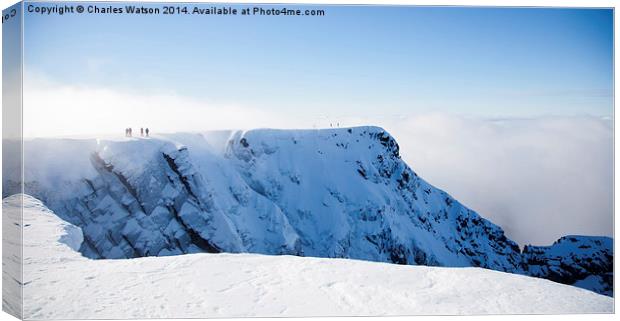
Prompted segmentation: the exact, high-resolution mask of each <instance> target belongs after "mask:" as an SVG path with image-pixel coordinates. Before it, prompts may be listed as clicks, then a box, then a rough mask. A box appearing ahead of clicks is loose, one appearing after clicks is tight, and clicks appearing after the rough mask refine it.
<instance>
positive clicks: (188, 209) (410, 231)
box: [3, 126, 613, 295]
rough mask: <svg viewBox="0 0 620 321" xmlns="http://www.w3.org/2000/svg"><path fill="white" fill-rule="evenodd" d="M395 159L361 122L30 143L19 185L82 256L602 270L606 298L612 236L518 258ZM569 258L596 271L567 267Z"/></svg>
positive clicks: (489, 226)
mask: <svg viewBox="0 0 620 321" xmlns="http://www.w3.org/2000/svg"><path fill="white" fill-rule="evenodd" d="M399 153H400V151H399V147H398V144H397V143H396V140H395V139H394V138H393V137H391V136H390V135H389V133H387V132H386V131H385V130H383V129H382V128H379V127H372V126H364V127H355V128H338V129H320V130H273V129H255V130H249V131H215V132H205V133H175V134H165V135H158V136H154V137H151V138H140V137H135V138H126V137H122V138H111V137H108V138H106V139H88V138H83V139H58V138H50V139H32V140H25V141H24V158H25V159H26V161H25V164H24V185H25V188H24V190H25V192H26V193H27V194H29V195H32V196H33V197H36V198H37V199H40V200H41V201H42V202H43V203H44V204H45V205H46V206H47V207H49V208H50V209H51V210H53V211H54V212H55V213H56V214H57V215H58V216H59V217H61V218H62V219H63V220H66V221H67V222H70V223H71V224H73V225H75V226H79V227H80V228H81V230H82V231H83V236H84V241H83V242H82V245H81V247H80V249H79V251H80V252H81V253H82V254H83V255H84V256H86V257H89V258H96V259H124V258H136V257H145V256H170V255H180V254H190V253H204V252H208V253H218V252H228V253H255V254H269V255H299V256H313V257H323V258H348V259H359V260H368V261H375V262H387V263H400V264H408V265H429V266H448V267H484V268H488V269H493V270H497V271H504V272H512V273H517V274H527V275H532V276H538V277H543V278H548V279H551V280H554V281H558V282H563V283H566V284H573V283H575V282H577V281H580V280H584V279H586V278H587V277H588V276H590V275H595V276H600V277H601V278H600V279H599V280H600V281H602V282H603V283H605V286H606V290H605V291H604V292H601V293H606V294H608V295H613V294H612V290H613V289H612V288H610V285H611V282H612V281H613V280H612V278H613V270H612V267H613V266H612V262H613V252H612V250H611V246H610V244H611V239H609V238H606V239H605V238H603V240H602V241H601V240H599V239H598V238H595V237H583V242H579V244H574V245H571V250H570V251H565V250H560V247H561V246H564V245H562V244H559V245H553V246H552V247H551V250H540V251H538V250H537V252H536V253H531V254H528V255H527V256H524V255H523V253H521V251H520V249H519V247H518V245H517V244H516V243H515V242H513V241H512V240H510V239H508V238H507V237H506V236H505V234H504V231H503V230H502V228H501V227H499V226H497V225H495V224H493V223H492V222H490V221H488V220H486V219H484V218H482V217H481V216H480V215H478V214H477V213H476V212H475V211H473V210H471V209H469V208H467V207H466V206H464V205H463V204H461V203H460V202H458V201H457V200H455V199H454V198H452V197H451V196H450V195H449V194H448V193H446V192H444V191H442V190H440V189H438V188H435V187H434V186H432V185H431V184H430V183H428V182H426V181H425V180H424V179H422V178H421V177H419V176H418V175H417V174H416V173H415V172H414V171H413V170H412V169H411V168H410V167H409V166H408V164H406V163H405V162H404V161H403V160H402V159H401V157H400V154H399ZM8 166H9V168H8V170H7V172H8V173H11V172H13V173H19V171H18V170H14V171H11V168H10V166H12V165H10V164H9V165H8ZM3 179H4V186H6V187H7V188H6V189H4V190H3V193H5V195H3V196H4V197H6V196H9V195H11V194H14V193H21V192H22V191H21V189H20V188H19V186H15V185H14V184H12V183H11V182H17V181H19V180H20V178H19V177H10V174H9V175H7V177H4V178H3ZM597 241H598V242H599V244H598V245H597V243H596V242H597ZM592 242H594V243H592ZM585 244H589V245H590V246H591V248H587V249H586V248H582V247H581V245H585ZM531 248H532V249H533V248H534V247H531ZM539 252H540V253H539ZM556 254H557V255H556ZM567 256H571V257H572V256H576V257H579V258H580V260H579V261H580V262H588V261H587V260H589V259H595V262H596V263H597V264H596V265H590V264H585V263H584V264H581V263H579V264H580V265H579V268H578V269H572V267H576V266H577V263H578V262H577V260H573V261H571V260H569V259H570V258H569V257H567ZM559 262H564V263H568V267H569V268H568V269H559V268H558V267H557V266H554V264H556V263H559ZM530 263H531V264H530ZM573 263H574V264H573ZM556 265H557V264H556ZM580 284H581V285H582V286H588V285H592V284H594V283H593V282H582V283H580ZM600 288H601V287H600V286H597V287H596V288H593V290H596V289H600Z"/></svg>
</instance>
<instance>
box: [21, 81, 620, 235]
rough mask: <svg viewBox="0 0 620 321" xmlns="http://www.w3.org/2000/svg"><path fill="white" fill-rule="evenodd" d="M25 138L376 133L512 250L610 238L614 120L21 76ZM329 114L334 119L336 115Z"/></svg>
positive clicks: (611, 229) (611, 225) (419, 172)
mask: <svg viewBox="0 0 620 321" xmlns="http://www.w3.org/2000/svg"><path fill="white" fill-rule="evenodd" d="M24 93H25V94H24V97H25V101H24V118H25V120H26V122H25V123H24V135H25V136H27V137H40V136H76V135H102V134H106V135H107V134H111V133H116V134H118V135H122V133H123V131H124V128H125V127H129V126H132V127H134V128H139V127H141V126H145V127H150V128H152V129H153V130H154V132H155V133H157V132H174V131H205V130H215V129H249V128H259V127H261V128H264V127H271V128H313V127H315V126H318V127H329V124H330V123H333V124H334V125H336V124H337V123H340V126H356V125H378V126H382V127H384V128H386V129H387V130H388V131H389V132H390V133H391V134H392V135H393V136H395V138H396V139H397V141H398V142H399V144H400V146H401V155H402V157H403V158H404V159H405V161H407V163H408V164H409V165H410V166H411V167H412V168H413V169H414V170H415V171H416V172H417V173H418V174H419V175H420V176H422V177H423V178H425V179H426V180H427V181H428V182H430V183H431V184H433V185H435V186H437V187H439V188H442V189H443V190H445V191H446V192H448V193H449V194H451V195H452V196H453V197H455V198H456V199H458V200H459V201H461V202H462V203H463V204H465V205H466V206H468V207H470V208H472V209H474V210H476V211H477V212H478V213H480V214H481V215H482V216H483V217H486V218H488V219H489V220H491V221H493V222H494V223H496V224H497V225H499V226H501V227H502V228H504V230H505V231H506V232H507V234H508V236H509V237H510V238H512V239H514V240H515V241H517V242H518V243H519V244H521V245H524V244H537V245H545V244H551V243H552V242H553V241H555V240H556V239H557V238H559V237H560V236H563V235H567V234H584V235H606V236H612V233H613V128H612V121H611V120H609V119H601V118H595V117H588V116H581V117H537V118H531V119H510V118H507V119H502V120H497V119H495V120H488V119H481V118H471V117H464V116H455V115H447V114H424V115H413V116H411V115H410V116H404V117H402V116H401V117H395V116H382V115H379V116H374V117H363V116H360V115H353V117H338V118H330V117H329V115H326V116H324V117H323V118H321V119H319V120H318V122H317V119H308V118H307V117H303V116H301V115H302V112H303V111H297V110H295V108H294V107H292V108H291V110H290V112H288V113H287V114H282V113H274V112H269V111H265V110H261V109H253V108H249V107H247V106H241V105H238V104H235V103H234V102H225V103H222V102H208V101H198V100H194V99H188V98H185V97H181V96H178V95H175V94H167V93H158V94H155V95H139V94H135V93H127V92H120V91H115V90H111V89H105V88H103V89H102V88H88V87H80V86H69V85H59V84H55V83H53V82H50V81H48V80H46V79H45V78H42V77H37V76H36V75H27V77H26V82H25V88H24ZM334 112H335V113H336V112H337V111H334Z"/></svg>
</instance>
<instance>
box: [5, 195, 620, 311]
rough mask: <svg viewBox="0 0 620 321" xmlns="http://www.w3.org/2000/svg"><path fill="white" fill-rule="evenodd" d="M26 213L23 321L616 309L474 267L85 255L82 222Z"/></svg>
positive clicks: (574, 292)
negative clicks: (78, 247)
mask: <svg viewBox="0 0 620 321" xmlns="http://www.w3.org/2000/svg"><path fill="white" fill-rule="evenodd" d="M18 199H19V196H18V195H15V196H12V197H9V198H7V199H5V200H4V201H3V210H4V213H5V219H12V220H14V221H16V222H18V221H19V207H18V206H19V202H18ZM23 214H24V221H23V224H24V284H25V286H24V317H25V318H27V319H60V318H62V319H66V318H71V319H81V318H96V319H102V318H104V319H106V318H113V319H120V318H153V317H156V318H173V317H174V318H187V317H236V316H288V317H291V316H345V315H347V316H361V315H414V314H498V313H511V314H521V313H536V314H540V313H554V314H558V313H611V312H613V299H612V298H609V297H606V296H603V295H598V294H595V293H593V292H591V291H587V290H583V289H579V288H576V287H573V286H567V285H562V284H558V283H554V282H551V281H548V280H544V279H539V278H532V277H527V276H521V275H515V274H508V273H502V272H496V271H491V270H486V269H480V268H440V267H425V266H402V265H395V264H386V263H374V262H365V261H356V260H346V259H323V258H307V257H306V258H303V257H293V256H265V255H256V254H188V255H181V256H171V257H146V258H138V259H124V260H90V259H87V258H85V257H82V256H81V255H80V254H79V253H78V252H76V251H74V250H73V249H75V246H76V244H78V243H79V242H80V241H81V231H80V230H79V228H76V227H74V226H72V225H70V224H68V223H66V222H64V221H62V220H61V219H59V218H58V217H57V216H56V215H55V214H54V213H53V212H51V211H50V210H48V209H47V208H46V207H45V206H44V205H42V204H41V203H40V202H39V201H38V200H36V199H34V198H32V197H29V196H27V195H25V196H24V213H23ZM12 226H13V227H14V228H15V229H18V228H19V226H17V225H12ZM13 247H14V248H13V249H11V250H13V251H19V248H18V246H17V245H15V246H13ZM5 252H6V253H5V255H10V254H11V253H10V252H11V251H5ZM13 253H15V252H13ZM7 271H9V272H10V271H11V270H7V269H5V273H3V278H4V280H3V281H4V282H9V283H10V282H15V281H14V280H13V279H12V278H11V275H9V273H7ZM5 284H6V283H5ZM9 285H10V284H9ZM14 298H15V297H14V296H13V297H10V299H14ZM16 303H17V302H14V301H13V302H11V300H5V301H4V305H5V306H4V308H5V310H6V309H11V308H12V309H15V308H16V307H18V306H19V305H18V304H16Z"/></svg>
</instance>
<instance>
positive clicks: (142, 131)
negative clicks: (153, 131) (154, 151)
mask: <svg viewBox="0 0 620 321" xmlns="http://www.w3.org/2000/svg"><path fill="white" fill-rule="evenodd" d="M140 136H142V137H144V127H140ZM147 136H148V134H147Z"/></svg>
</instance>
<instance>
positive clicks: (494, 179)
mask: <svg viewBox="0 0 620 321" xmlns="http://www.w3.org/2000/svg"><path fill="white" fill-rule="evenodd" d="M388 126H389V127H390V130H391V133H392V134H393V135H394V136H396V138H397V140H398V141H399V142H400V145H401V149H402V152H401V154H402V155H403V158H404V159H405V160H406V161H407V162H408V164H409V165H410V166H411V167H412V168H413V169H414V170H415V171H417V173H418V174H419V175H420V176H422V177H423V178H425V179H426V180H427V181H429V182H430V183H431V184H433V185H435V186H437V187H439V188H442V189H444V190H445V191H446V192H448V193H449V194H451V195H452V196H453V197H455V198H456V199H458V200H459V201H461V202H462V203H464V204H465V205H466V206H468V207H470V208H472V209H474V210H476V211H477V212H478V213H479V214H481V215H482V216H484V217H485V218H488V219H490V220H491V221H493V222H494V223H496V224H498V225H500V226H501V227H502V228H504V230H505V231H506V233H507V234H508V236H509V237H510V238H512V239H514V240H515V241H517V242H518V243H519V244H520V245H524V244H536V245H545V244H551V243H552V242H553V241H555V240H556V239H557V238H559V237H561V236H563V235H567V234H584V235H605V236H612V235H613V128H612V121H611V120H609V119H601V118H594V117H587V116H583V117H539V118H532V119H504V120H483V119H476V118H468V117H459V116H450V115H444V114H433V115H420V116H415V117H409V118H405V119H402V120H401V121H398V122H395V123H394V124H392V125H388Z"/></svg>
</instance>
